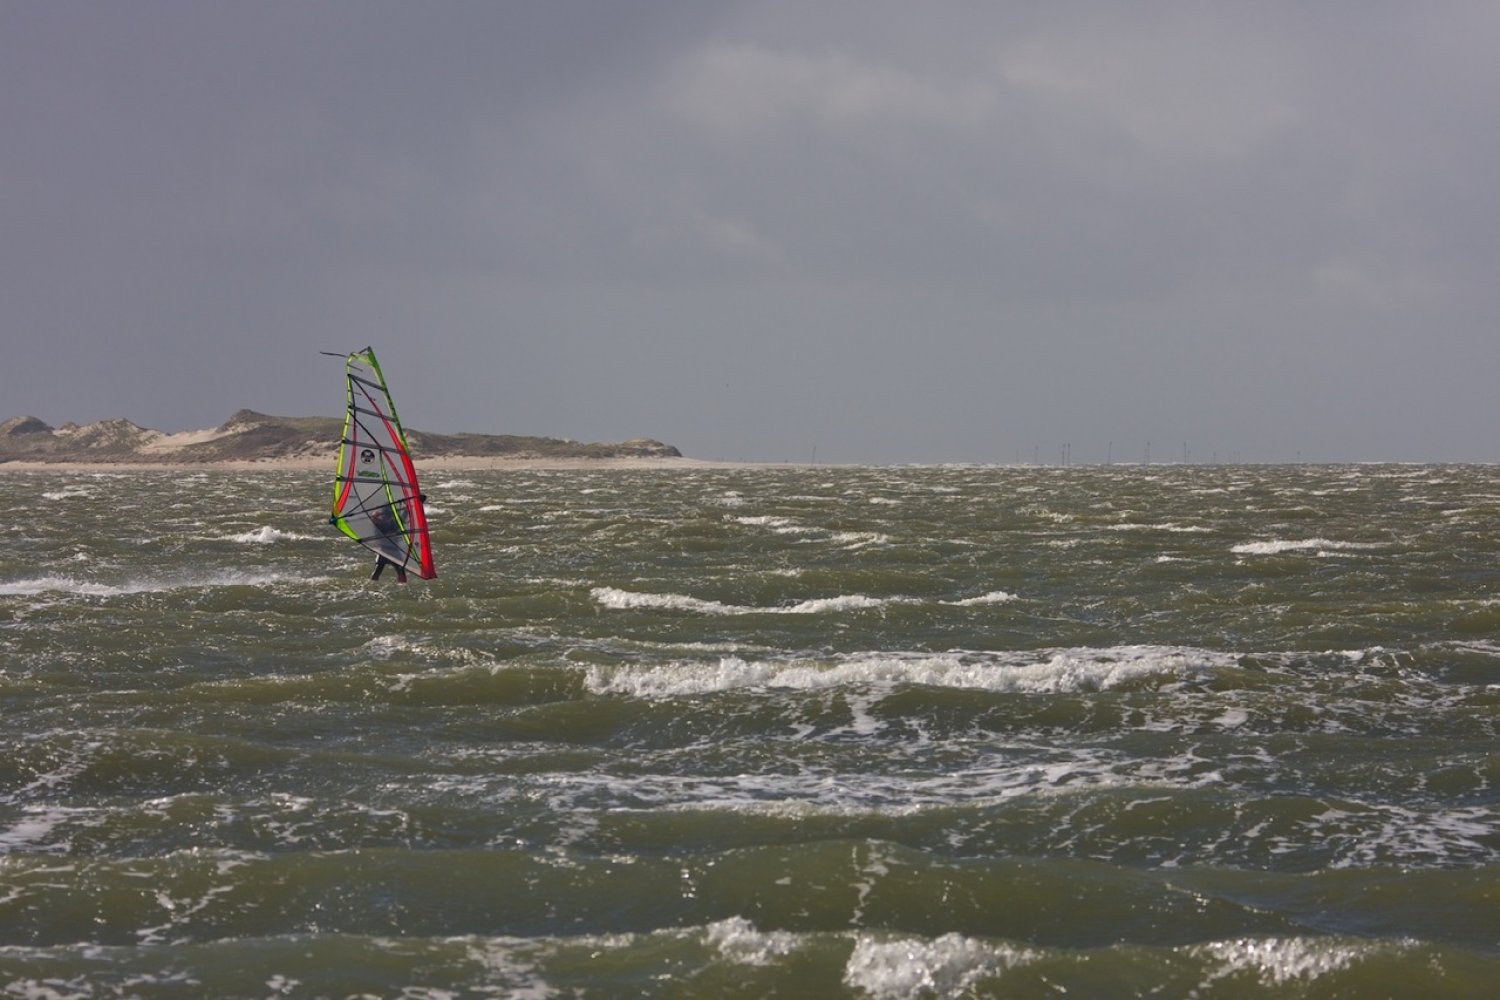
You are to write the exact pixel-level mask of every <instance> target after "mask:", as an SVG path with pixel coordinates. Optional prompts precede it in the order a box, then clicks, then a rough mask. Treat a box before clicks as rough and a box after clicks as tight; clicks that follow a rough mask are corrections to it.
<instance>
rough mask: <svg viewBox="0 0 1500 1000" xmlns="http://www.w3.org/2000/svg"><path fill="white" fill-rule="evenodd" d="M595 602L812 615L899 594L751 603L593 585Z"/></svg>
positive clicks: (879, 601) (871, 603)
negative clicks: (881, 596) (879, 596)
mask: <svg viewBox="0 0 1500 1000" xmlns="http://www.w3.org/2000/svg"><path fill="white" fill-rule="evenodd" d="M589 594H590V596H591V597H593V598H594V600H595V601H597V602H598V603H599V604H601V605H602V606H604V607H606V608H613V609H615V610H621V611H624V610H635V609H640V608H654V609H658V610H664V611H692V612H695V613H697V614H705V615H816V614H825V613H828V612H834V611H851V610H861V609H865V608H878V607H881V606H882V605H885V604H889V603H891V602H892V601H893V600H901V599H900V598H878V597H866V596H864V595H862V594H848V595H844V596H840V597H821V598H813V599H810V600H806V601H799V602H797V603H795V604H782V605H771V606H768V607H755V606H749V605H742V604H723V603H720V602H719V601H706V600H703V599H701V598H697V597H689V596H687V595H684V594H650V593H645V594H643V593H637V592H635V591H629V590H620V589H618V588H616V587H595V588H594V589H593V590H591V591H590V592H589Z"/></svg>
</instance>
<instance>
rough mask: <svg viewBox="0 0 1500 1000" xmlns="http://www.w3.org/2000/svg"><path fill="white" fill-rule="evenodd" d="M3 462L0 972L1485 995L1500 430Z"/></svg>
mask: <svg viewBox="0 0 1500 1000" xmlns="http://www.w3.org/2000/svg"><path fill="white" fill-rule="evenodd" d="M425 479H426V483H425V486H426V491H427V493H428V495H429V498H430V516H431V519H432V521H433V523H434V525H435V531H434V541H435V545H436V549H437V554H438V570H439V573H440V574H441V575H440V578H439V579H438V580H436V581H434V582H432V583H428V584H424V583H420V582H417V583H413V584H410V585H408V586H406V587H400V586H397V585H395V584H394V583H393V582H392V581H390V580H382V581H381V582H380V583H378V584H377V583H370V582H367V581H366V580H365V576H366V574H367V571H368V566H367V565H366V563H367V560H366V559H365V558H364V557H363V556H362V555H360V554H359V553H358V551H357V550H356V549H355V547H354V546H353V545H352V544H350V543H349V542H347V540H345V539H342V538H341V537H340V536H338V535H337V534H335V533H334V532H333V531H332V529H330V528H328V527H327V525H326V524H325V523H324V522H325V518H326V502H327V498H328V494H329V492H330V489H331V488H330V487H329V486H328V485H327V483H326V477H323V476H320V475H313V474H309V473H287V472H283V473H270V472H267V473H259V474H248V473H231V472H207V473H200V474H194V475H172V474H164V473H130V474H89V473H80V472H55V473H21V472H8V473H3V474H0V509H3V510H4V511H5V512H6V513H5V515H4V517H3V519H0V542H3V544H0V713H3V714H0V721H3V727H0V991H3V992H4V994H5V995H14V996H35V997H54V996H83V997H96V996H115V995H130V996H136V995H139V996H148V997H152V996H160V997H195V996H224V997H231V996H233V997H239V996H244V997H252V996H253V997H263V996H272V995H276V996H296V997H313V996H332V997H342V996H350V995H369V996H416V997H442V996H490V995H495V996H516V997H546V996H560V997H572V996H590V997H616V996H643V997H730V996H744V997H759V996H784V997H874V998H888V997H907V996H933V997H955V996H989V995H1000V996H1020V997H1028V996H1038V997H1040V996H1049V997H1050V996H1055V995H1058V994H1060V993H1064V992H1066V993H1067V994H1068V995H1073V996H1090V997H1092V996H1135V995H1162V996H1202V997H1239V996H1252V997H1254V996H1278V997H1279V996H1416V995H1445V996H1481V995H1489V989H1490V988H1491V987H1492V986H1493V983H1494V981H1495V979H1496V977H1497V976H1500V794H1497V786H1500V757H1497V755H1496V746H1497V744H1496V737H1497V730H1500V722H1497V720H1500V642H1497V633H1500V603H1497V593H1500V470H1496V469H1493V468H1477V467H1462V468H1460V467H1357V468H1356V467H1317V468H1310V467H1287V468H1244V467H1200V468H1171V467H1164V468H1140V467H1133V468H1123V467H1114V468H1072V469H990V468H920V469H918V468H914V469H801V470H796V469H787V470H774V469H772V470H743V471H737V470H711V471H672V472H656V471H652V472H627V471H618V470H599V471H584V472H534V473H519V472H483V473H463V474H444V473H441V472H430V473H428V474H427V475H426V477H425Z"/></svg>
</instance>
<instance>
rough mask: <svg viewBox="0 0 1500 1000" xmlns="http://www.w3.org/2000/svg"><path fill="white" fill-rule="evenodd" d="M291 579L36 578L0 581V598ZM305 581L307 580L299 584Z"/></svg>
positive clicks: (242, 575)
mask: <svg viewBox="0 0 1500 1000" xmlns="http://www.w3.org/2000/svg"><path fill="white" fill-rule="evenodd" d="M290 579H294V578H291V577H287V576H285V575H282V574H276V573H267V572H255V573H250V572H241V571H234V570H230V571H223V572H218V573H207V574H204V575H202V576H190V577H176V578H169V579H160V580H156V579H136V580H126V581H124V582H122V583H99V582H97V581H94V580H79V579H77V578H75V577H70V576H39V577H31V578H28V579H24V580H7V581H4V582H0V597H16V596H37V595H42V594H67V595H73V596H78V597H121V596H125V595H128V594H154V593H161V592H164V591H171V590H194V589H199V588H211V587H264V586H267V585H270V584H273V583H280V582H284V581H286V580H290ZM301 582H307V581H301Z"/></svg>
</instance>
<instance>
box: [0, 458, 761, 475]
mask: <svg viewBox="0 0 1500 1000" xmlns="http://www.w3.org/2000/svg"><path fill="white" fill-rule="evenodd" d="M413 460H414V461H415V464H416V467H417V473H418V475H420V474H422V473H424V472H479V471H484V470H489V469H493V470H496V471H508V472H512V471H513V472H529V471H561V470H569V469H619V470H632V469H671V470H681V471H691V470H695V469H756V468H773V467H775V468H783V466H770V465H767V464H764V463H758V462H720V461H707V460H704V459H697V458H682V457H659V458H658V457H629V458H581V457H577V458H522V457H516V458H509V457H500V456H494V455H435V456H433V457H432V458H429V459H424V458H422V457H421V456H413ZM336 461H337V459H336V457H335V456H334V455H326V456H298V457H295V458H251V459H219V460H215V461H206V462H173V461H143V462H121V461H109V460H104V461H99V462H87V461H76V460H68V461H58V462H38V461H29V460H17V461H0V474H4V473H6V472H209V471H229V472H302V471H307V472H316V471H320V470H326V471H328V472H329V473H332V472H333V468H334V465H335V464H336Z"/></svg>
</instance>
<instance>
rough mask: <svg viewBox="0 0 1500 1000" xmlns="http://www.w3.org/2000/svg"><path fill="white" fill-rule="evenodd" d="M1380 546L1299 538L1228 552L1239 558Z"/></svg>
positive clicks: (1238, 546)
mask: <svg viewBox="0 0 1500 1000" xmlns="http://www.w3.org/2000/svg"><path fill="white" fill-rule="evenodd" d="M1378 548H1380V546H1379V545H1378V544H1375V543H1372V542H1338V541H1331V540H1329V539H1327V538H1301V539H1282V538H1275V539H1271V540H1269V541H1264V542H1246V543H1244V544H1243V545H1236V546H1234V547H1233V548H1232V549H1230V550H1229V551H1231V552H1233V553H1234V554H1235V555H1241V556H1274V555H1279V554H1281V553H1283V552H1306V551H1318V552H1324V551H1336V550H1367V549H1378Z"/></svg>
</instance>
